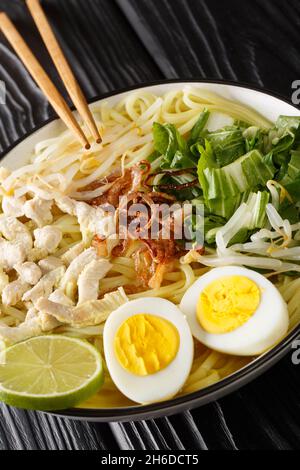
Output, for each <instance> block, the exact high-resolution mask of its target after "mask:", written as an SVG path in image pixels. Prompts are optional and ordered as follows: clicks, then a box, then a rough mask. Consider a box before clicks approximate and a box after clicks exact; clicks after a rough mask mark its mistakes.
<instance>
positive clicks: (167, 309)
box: [103, 297, 194, 404]
mask: <svg viewBox="0 0 300 470" xmlns="http://www.w3.org/2000/svg"><path fill="white" fill-rule="evenodd" d="M141 313H145V314H150V315H155V316H158V317H161V318H163V319H165V320H168V321H169V322H171V323H172V324H173V325H174V327H175V328H176V329H177V331H178V334H179V337H180V344H179V349H178V352H177V355H176V357H175V358H174V360H173V361H172V362H171V363H170V364H169V365H168V366H167V367H165V368H164V369H162V370H160V371H158V372H156V373H154V374H150V375H147V376H143V377H141V376H138V375H135V374H132V373H131V372H129V371H126V369H124V368H123V367H122V366H121V364H120V363H119V361H118V359H117V357H116V354H115V350H114V339H115V336H116V333H117V331H118V329H119V328H120V326H121V325H122V323H123V322H124V321H126V320H127V319H128V318H130V317H132V316H133V315H137V314H141ZM103 343H104V354H105V360H106V364H107V368H108V370H109V373H110V375H111V378H112V380H113V382H114V383H115V385H116V386H117V387H118V389H119V390H120V391H121V392H122V393H123V394H124V395H125V396H126V397H128V398H129V399H130V400H132V401H135V402H137V403H142V404H145V403H151V402H158V401H162V400H166V399H168V398H172V397H173V396H174V395H176V393H178V391H179V390H180V389H181V388H182V387H183V385H184V383H185V382H186V379H187V378H188V376H189V373H190V370H191V366H192V362H193V354H194V345H193V337H192V334H191V331H190V328H189V325H188V323H187V321H186V319H185V317H184V315H183V314H182V312H181V311H180V310H179V309H178V308H177V307H176V306H175V305H174V304H173V303H171V302H169V301H168V300H165V299H162V298H157V297H156V298H154V297H145V298H141V299H137V300H132V301H130V302H127V303H126V304H124V305H122V306H121V307H119V308H118V309H117V310H115V311H114V312H113V313H112V314H111V315H110V316H109V317H108V319H107V321H106V323H105V326H104V331H103Z"/></svg>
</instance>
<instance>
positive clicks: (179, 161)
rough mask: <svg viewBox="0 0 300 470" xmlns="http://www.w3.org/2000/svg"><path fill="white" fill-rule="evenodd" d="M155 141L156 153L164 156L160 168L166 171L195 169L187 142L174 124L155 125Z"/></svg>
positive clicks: (156, 123) (195, 164)
mask: <svg viewBox="0 0 300 470" xmlns="http://www.w3.org/2000/svg"><path fill="white" fill-rule="evenodd" d="M153 139H154V148H155V150H156V152H158V153H159V154H160V155H162V156H163V158H162V160H161V163H160V167H161V168H164V169H184V168H193V167H194V168H195V167H196V166H197V162H195V160H194V159H193V155H192V154H191V152H190V150H189V147H188V144H187V142H186V140H185V139H184V138H183V137H182V136H181V135H180V134H179V132H178V130H177V129H176V127H175V126H174V125H173V124H159V123H158V122H155V123H154V124H153Z"/></svg>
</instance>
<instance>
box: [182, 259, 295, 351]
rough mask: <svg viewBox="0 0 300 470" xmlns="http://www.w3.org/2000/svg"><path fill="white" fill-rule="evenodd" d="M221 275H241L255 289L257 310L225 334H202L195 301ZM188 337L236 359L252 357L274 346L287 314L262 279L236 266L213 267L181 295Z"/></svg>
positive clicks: (282, 332)
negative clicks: (189, 335) (257, 295)
mask: <svg viewBox="0 0 300 470" xmlns="http://www.w3.org/2000/svg"><path fill="white" fill-rule="evenodd" d="M224 276H245V277H247V278H249V279H251V280H252V281H253V282H255V284H256V285H257V286H258V287H259V289H260V292H261V298H260V303H259V306H258V308H257V309H256V311H255V313H254V314H253V315H252V316H251V318H249V320H248V321H247V322H246V323H244V324H243V325H241V326H240V327H238V328H236V329H235V330H233V331H231V332H229V333H222V334H211V333H208V332H206V331H205V330H204V329H203V328H202V326H201V325H200V323H199V322H198V319H197V302H198V299H199V296H200V294H201V292H202V291H203V289H205V287H206V286H207V285H208V284H210V283H211V282H212V281H215V280H217V279H220V278H222V277H224ZM179 308H180V309H181V311H182V312H183V313H184V314H185V315H186V317H187V321H188V323H189V325H190V328H191V331H192V334H193V336H194V337H195V338H197V339H198V340H199V341H200V342H201V343H203V344H204V345H206V346H208V347H209V348H211V349H215V350H216V351H220V352H223V353H226V354H233V355H238V356H255V355H258V354H261V353H263V352H265V351H266V350H267V349H269V348H271V347H272V346H274V345H275V344H276V343H277V342H278V341H279V340H280V339H282V338H283V336H284V335H285V334H286V333H287V331H288V327H289V315H288V309H287V305H286V303H285V301H284V300H283V298H282V297H281V294H280V293H279V291H278V290H277V288H276V287H275V286H274V285H273V284H272V283H271V282H270V281H269V280H268V279H267V278H265V277H264V276H262V275H261V274H259V273H257V272H255V271H252V270H251V269H246V268H243V267H238V266H227V267H221V268H215V269H212V270H211V271H209V272H208V273H206V274H204V275H203V276H201V277H200V278H199V279H198V280H197V281H196V282H195V283H194V284H193V285H192V286H191V287H190V288H189V289H188V290H187V292H186V293H185V295H184V296H183V298H182V301H181V304H180V306H179Z"/></svg>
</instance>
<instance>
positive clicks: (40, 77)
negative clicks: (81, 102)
mask: <svg viewBox="0 0 300 470" xmlns="http://www.w3.org/2000/svg"><path fill="white" fill-rule="evenodd" d="M0 29H1V30H2V32H3V34H4V35H5V37H6V39H7V40H8V41H9V43H10V44H11V46H12V47H13V48H14V50H15V51H16V53H17V54H18V56H19V57H20V59H21V60H22V62H23V63H24V65H25V67H26V68H27V69H28V71H29V73H30V74H31V76H32V77H33V79H34V80H35V81H36V83H37V84H38V86H39V87H40V88H41V90H42V91H43V93H44V94H45V96H46V97H47V99H48V101H49V102H50V103H51V105H52V106H53V108H54V110H55V111H56V112H57V114H58V116H59V117H60V118H61V119H62V120H63V121H64V123H65V124H66V125H67V127H68V128H69V129H71V130H72V131H73V132H74V134H75V135H76V137H77V138H78V140H79V141H80V142H81V144H82V145H83V146H84V147H85V148H86V149H88V148H90V144H89V142H88V140H87V138H86V136H85V135H84V133H83V131H82V129H81V127H80V126H79V124H78V122H77V121H76V119H75V117H74V116H73V113H72V112H71V110H70V108H69V107H68V105H67V103H66V101H65V100H64V99H63V97H62V96H61V94H60V93H59V91H58V90H57V88H56V87H55V85H54V83H53V82H52V81H51V80H50V78H49V77H48V75H47V74H46V72H45V71H44V69H43V67H42V66H41V65H40V63H39V62H38V60H37V59H36V58H35V56H34V55H33V53H32V52H31V50H30V49H29V47H28V46H27V44H26V42H25V41H24V39H23V38H22V36H21V35H20V34H19V32H18V31H17V29H16V27H15V26H14V24H13V23H12V22H11V20H10V19H9V17H8V16H7V15H6V13H0Z"/></svg>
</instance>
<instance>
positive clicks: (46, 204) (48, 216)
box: [24, 196, 53, 227]
mask: <svg viewBox="0 0 300 470" xmlns="http://www.w3.org/2000/svg"><path fill="white" fill-rule="evenodd" d="M52 204H53V201H47V200H45V199H41V198H39V197H38V196H35V197H34V198H33V199H30V200H29V201H26V202H25V204H24V214H25V215H26V217H27V218H28V219H31V220H33V221H34V222H35V224H36V225H37V226H38V227H43V226H44V225H47V224H51V222H52V220H53V216H52V212H51V208H52Z"/></svg>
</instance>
